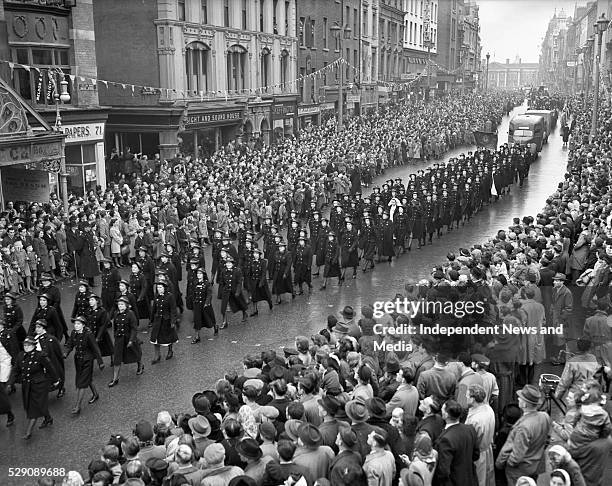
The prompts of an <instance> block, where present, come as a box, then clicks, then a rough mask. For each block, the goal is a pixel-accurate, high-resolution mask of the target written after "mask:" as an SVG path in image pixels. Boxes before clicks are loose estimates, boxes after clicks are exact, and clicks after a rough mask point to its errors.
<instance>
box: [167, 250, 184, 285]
mask: <svg viewBox="0 0 612 486" xmlns="http://www.w3.org/2000/svg"><path fill="white" fill-rule="evenodd" d="M166 253H167V254H168V260H170V261H171V262H172V265H174V268H175V270H176V283H177V285H178V283H179V282H182V281H183V265H182V261H181V255H180V254H179V252H178V251H175V248H174V245H171V244H170V243H168V244H166Z"/></svg>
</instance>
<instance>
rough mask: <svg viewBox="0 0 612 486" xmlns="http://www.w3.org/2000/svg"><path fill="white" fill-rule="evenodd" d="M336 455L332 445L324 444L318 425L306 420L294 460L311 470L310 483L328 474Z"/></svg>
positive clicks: (300, 432) (299, 436) (301, 427)
mask: <svg viewBox="0 0 612 486" xmlns="http://www.w3.org/2000/svg"><path fill="white" fill-rule="evenodd" d="M334 456H335V454H334V451H333V450H332V449H331V447H329V446H326V445H323V436H322V435H321V432H319V429H318V427H317V426H316V425H313V424H309V423H308V422H306V423H304V424H302V425H301V426H300V428H299V429H298V448H297V450H296V451H295V456H294V459H293V461H294V462H295V463H296V464H297V465H299V466H303V467H304V468H305V469H306V470H307V471H308V472H309V474H310V478H306V479H307V480H308V481H309V484H314V482H315V481H316V480H317V479H318V478H324V477H326V476H327V473H328V471H329V467H330V465H331V462H332V461H333V459H334Z"/></svg>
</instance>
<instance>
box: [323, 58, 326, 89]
mask: <svg viewBox="0 0 612 486" xmlns="http://www.w3.org/2000/svg"><path fill="white" fill-rule="evenodd" d="M326 67H327V61H323V84H324V85H325V86H327V69H325V68H326Z"/></svg>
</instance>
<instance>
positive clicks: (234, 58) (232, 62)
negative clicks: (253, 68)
mask: <svg viewBox="0 0 612 486" xmlns="http://www.w3.org/2000/svg"><path fill="white" fill-rule="evenodd" d="M247 60H248V58H247V51H246V49H245V48H244V47H242V46H238V45H233V46H231V47H230V48H229V49H228V51H227V89H228V91H241V90H243V89H245V88H246V83H245V79H246V76H245V72H246V68H247Z"/></svg>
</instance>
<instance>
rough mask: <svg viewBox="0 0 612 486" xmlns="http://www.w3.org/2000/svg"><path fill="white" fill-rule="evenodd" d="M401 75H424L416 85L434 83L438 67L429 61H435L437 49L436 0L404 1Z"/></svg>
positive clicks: (408, 77)
mask: <svg viewBox="0 0 612 486" xmlns="http://www.w3.org/2000/svg"><path fill="white" fill-rule="evenodd" d="M404 10H405V14H404V55H403V61H404V67H403V69H402V73H403V77H404V79H406V80H409V79H414V78H416V77H417V76H418V75H419V74H423V73H425V76H422V78H421V79H420V80H419V82H418V84H417V85H416V86H415V88H425V87H427V86H428V85H429V86H432V87H433V86H435V85H436V72H437V70H436V69H435V67H434V66H433V65H432V64H429V68H428V60H433V61H435V60H436V56H437V52H438V47H437V46H438V1H437V0H421V1H420V0H405V7H404Z"/></svg>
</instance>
